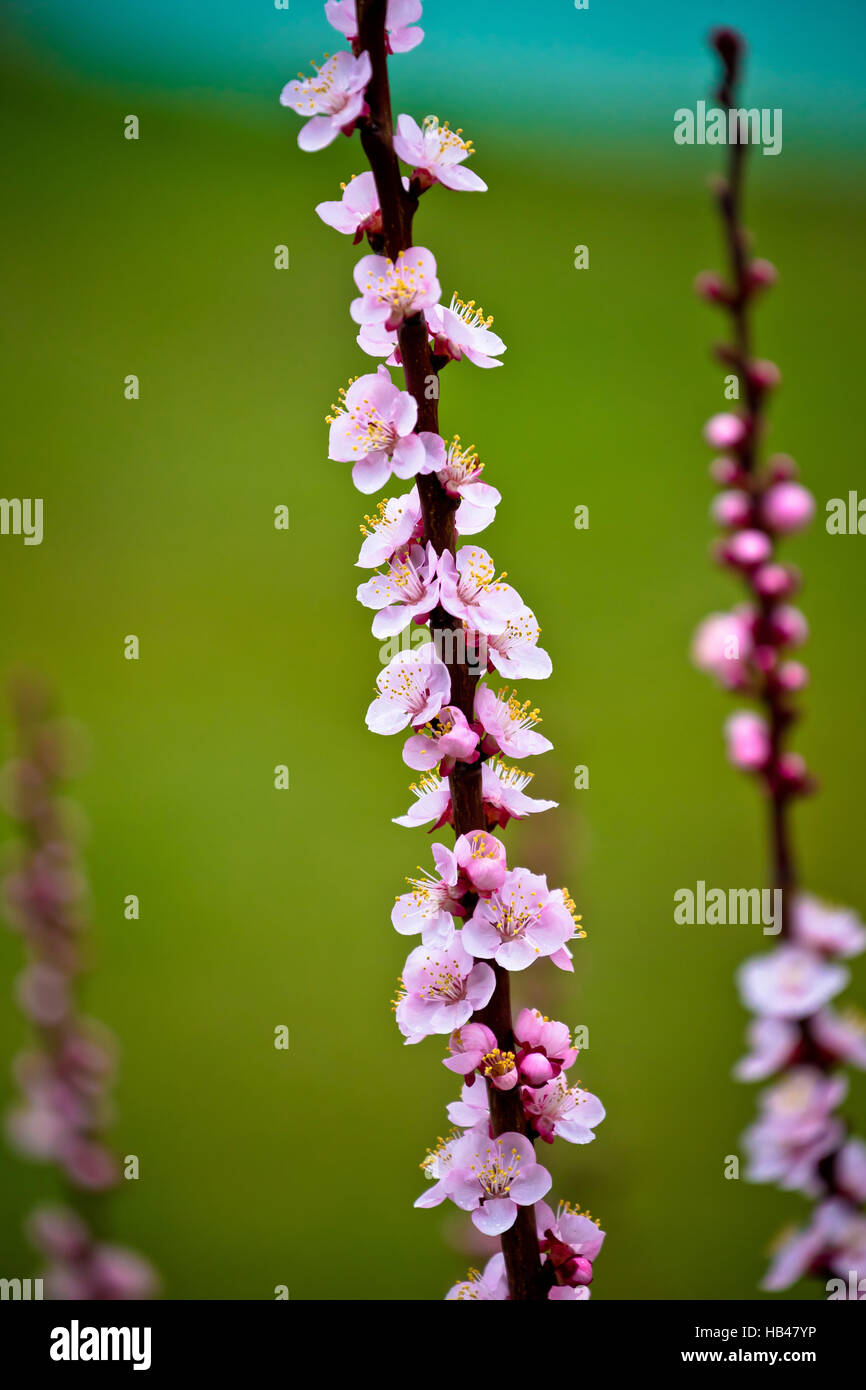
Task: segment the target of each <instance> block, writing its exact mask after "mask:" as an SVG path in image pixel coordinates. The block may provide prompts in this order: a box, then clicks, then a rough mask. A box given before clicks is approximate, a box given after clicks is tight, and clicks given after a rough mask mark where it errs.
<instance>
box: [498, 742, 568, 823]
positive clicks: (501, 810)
mask: <svg viewBox="0 0 866 1390" xmlns="http://www.w3.org/2000/svg"><path fill="white" fill-rule="evenodd" d="M532 777H533V774H532V773H531V772H523V771H522V770H521V769H520V768H519V767H510V766H508V764H506V763H503V762H501V761H500V759H499V758H493V759H492V760H491V761H490V762H487V763H484V764H482V768H481V791H482V795H483V797H484V812H485V815H486V816H487V819H488V822H489V823H490V825H491V826H493V825H502V826H505V825H507V824H508V822H509V820H523V819H524V817H526V816H531V815H536V814H537V813H538V812H539V811H551V810H553V808H554V807H555V806H556V805H558V802H556V801H541V800H539V799H538V798H537V797H533V796H527V795H526V792H525V790H524V789H525V788H526V787H528V786H529V784H530V782H531V781H532Z"/></svg>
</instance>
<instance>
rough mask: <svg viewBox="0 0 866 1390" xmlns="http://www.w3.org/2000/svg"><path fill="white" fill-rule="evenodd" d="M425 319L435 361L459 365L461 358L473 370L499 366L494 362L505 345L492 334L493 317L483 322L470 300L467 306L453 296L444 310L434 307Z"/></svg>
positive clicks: (464, 301) (481, 316) (482, 316)
mask: <svg viewBox="0 0 866 1390" xmlns="http://www.w3.org/2000/svg"><path fill="white" fill-rule="evenodd" d="M426 318H427V328H428V330H429V333H430V337H431V338H432V340H433V341H432V349H433V355H434V356H435V357H444V358H446V359H447V360H448V361H449V362H462V361H463V358H464V357H465V358H467V359H468V361H470V362H471V363H472V364H473V365H474V366H476V367H487V368H490V367H501V366H502V363H501V362H497V361H496V358H497V357H501V355H502V353H503V352H505V350H506V347H505V343H503V341H502V339H501V338H500V337H499V335H498V333H494V332H493V331H492V328H491V324H492V323H493V315H492V314H488V315H487V317H486V318H485V316H484V311H483V309H481V308H480V307H478V306H476V304H475V300H474V299H470V300H469V301H468V302H467V301H466V300H463V299H460V298H459V296H458V295H456V294H454V295H452V296H451V303H450V304H449V305H448V307H447V308H446V307H445V305H444V304H434V305H432V306H431V307H430V308H429V309H428V310H427V313H426Z"/></svg>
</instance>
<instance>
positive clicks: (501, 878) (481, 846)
mask: <svg viewBox="0 0 866 1390" xmlns="http://www.w3.org/2000/svg"><path fill="white" fill-rule="evenodd" d="M454 853H455V854H456V856H457V863H458V865H459V867H460V871H461V873H462V874H463V877H464V878H465V879H466V882H467V883H468V884H469V887H470V888H471V890H472V892H473V893H482V894H486V893H492V892H494V891H495V889H497V888H501V887H502V884H503V883H504V882H505V875H506V874H507V873H508V865H507V863H506V853H505V846H504V844H503V843H502V841H501V840H497V838H496V836H495V835H491V834H489V832H488V831H486V830H471V831H470V832H469V834H468V835H461V836H459V838H458V840H457V843H456V844H455V846H454Z"/></svg>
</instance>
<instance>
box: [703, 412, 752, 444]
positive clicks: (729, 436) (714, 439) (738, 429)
mask: <svg viewBox="0 0 866 1390" xmlns="http://www.w3.org/2000/svg"><path fill="white" fill-rule="evenodd" d="M747 434H748V427H747V425H746V422H745V420H743V419H742V418H741V416H739V415H732V414H731V413H730V412H729V411H725V412H723V413H722V414H721V415H714V416H713V417H712V419H710V420H708V421H707V423H706V426H705V428H704V439H705V440H706V441H707V443H708V444H709V445H710V446H711V447H712V448H713V449H737V448H739V446H740V445H741V444H742V442H743V440H744V439H745V438H746V435H747Z"/></svg>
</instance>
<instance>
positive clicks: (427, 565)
mask: <svg viewBox="0 0 866 1390" xmlns="http://www.w3.org/2000/svg"><path fill="white" fill-rule="evenodd" d="M436 562H437V557H436V551H435V550H434V549H433V547H432V545H429V544H428V546H427V549H426V550H425V549H424V548H423V547H422V546H420V545H413V546H412V547H411V548H410V549H409V550H408V551H404V552H403V553H402V554H399V555H395V556H394V558H393V560H391V561H390V562H389V564H388V568H387V570H385V572H384V573H383V574H375V575H374V576H373V578H372V579H368V580H366V581H365V582H364V583H363V584H359V585H358V602H359V603H363V605H364V607H365V608H375V609H377V610H378V611H377V613H376V616H375V618H374V619H373V636H374V637H394V636H396V634H397V633H398V632H402V631H403V628H404V627H405V626H406V624H407V623H409V622H411V621H412V619H413V618H418V619H421V620H424V619H425V618H426V617H427V615H428V614H429V613H430V612H431V610H432V609H434V608H435V607H436V605H437V603H438V602H439V580H438V578H437V575H436Z"/></svg>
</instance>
